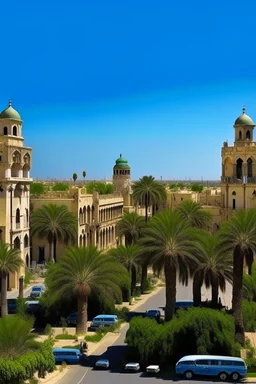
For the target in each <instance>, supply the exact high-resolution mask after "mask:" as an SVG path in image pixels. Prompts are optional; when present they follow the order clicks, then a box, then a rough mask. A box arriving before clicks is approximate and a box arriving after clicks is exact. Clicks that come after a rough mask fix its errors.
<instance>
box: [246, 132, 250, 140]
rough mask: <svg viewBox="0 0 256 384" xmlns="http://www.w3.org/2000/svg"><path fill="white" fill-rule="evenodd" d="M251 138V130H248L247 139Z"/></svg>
mask: <svg viewBox="0 0 256 384" xmlns="http://www.w3.org/2000/svg"><path fill="white" fill-rule="evenodd" d="M250 138H251V132H250V131H247V132H246V139H250Z"/></svg>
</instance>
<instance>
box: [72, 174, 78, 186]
mask: <svg viewBox="0 0 256 384" xmlns="http://www.w3.org/2000/svg"><path fill="white" fill-rule="evenodd" d="M72 178H73V180H74V184H75V183H76V180H77V173H73V176H72Z"/></svg>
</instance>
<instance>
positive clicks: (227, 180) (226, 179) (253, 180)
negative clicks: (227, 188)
mask: <svg viewBox="0 0 256 384" xmlns="http://www.w3.org/2000/svg"><path fill="white" fill-rule="evenodd" d="M221 182H222V183H224V184H256V176H253V177H247V176H243V177H242V178H241V179H238V178H237V177H236V176H222V178H221Z"/></svg>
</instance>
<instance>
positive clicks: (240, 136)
mask: <svg viewBox="0 0 256 384" xmlns="http://www.w3.org/2000/svg"><path fill="white" fill-rule="evenodd" d="M241 139H242V132H241V131H239V140H241Z"/></svg>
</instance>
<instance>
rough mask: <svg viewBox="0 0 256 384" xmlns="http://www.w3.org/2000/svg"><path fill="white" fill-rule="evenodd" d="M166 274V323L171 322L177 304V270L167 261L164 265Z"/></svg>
mask: <svg viewBox="0 0 256 384" xmlns="http://www.w3.org/2000/svg"><path fill="white" fill-rule="evenodd" d="M164 274H165V290H166V292H165V295H166V304H165V321H170V320H171V319H172V317H173V315H174V313H175V303H176V268H175V267H174V266H172V265H170V263H169V261H168V260H167V261H166V262H165V265H164Z"/></svg>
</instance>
